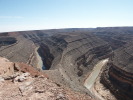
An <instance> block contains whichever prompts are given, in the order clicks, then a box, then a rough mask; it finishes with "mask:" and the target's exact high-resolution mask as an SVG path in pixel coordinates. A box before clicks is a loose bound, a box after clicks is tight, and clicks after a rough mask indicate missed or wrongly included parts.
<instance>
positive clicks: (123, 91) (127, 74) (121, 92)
mask: <svg viewBox="0 0 133 100" xmlns="http://www.w3.org/2000/svg"><path fill="white" fill-rule="evenodd" d="M111 30H112V31H111ZM102 31H103V30H102ZM103 33H104V34H101V36H99V37H101V38H103V39H104V40H106V38H107V37H108V38H109V39H108V40H107V41H108V42H111V46H112V47H114V45H116V43H115V44H114V42H115V41H116V40H117V41H121V43H122V42H123V43H122V44H121V43H120V45H119V42H118V46H117V45H116V46H115V48H114V49H115V50H114V55H113V56H112V58H111V59H110V63H109V64H108V66H107V67H106V69H105V70H104V72H103V74H102V77H101V82H102V83H103V84H104V85H105V86H106V87H107V88H109V89H110V90H111V92H112V93H113V94H114V95H115V96H116V98H117V99H118V100H132V99H133V95H132V94H133V67H132V66H133V59H132V58H133V46H132V42H133V34H132V33H133V28H127V29H126V28H124V29H123V28H118V29H108V33H106V32H103ZM105 34H106V35H105ZM110 36H111V37H110ZM112 38H113V39H114V40H113V39H112ZM111 39H112V40H111ZM110 40H111V41H110Z"/></svg>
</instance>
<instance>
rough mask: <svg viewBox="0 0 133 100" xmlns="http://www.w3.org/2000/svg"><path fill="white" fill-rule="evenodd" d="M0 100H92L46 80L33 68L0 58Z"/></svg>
mask: <svg viewBox="0 0 133 100" xmlns="http://www.w3.org/2000/svg"><path fill="white" fill-rule="evenodd" d="M0 100H93V99H91V97H89V96H87V95H86V94H81V93H78V92H74V91H72V90H71V89H69V88H65V87H63V86H60V85H59V84H56V83H55V82H53V81H51V80H49V79H48V77H47V76H46V75H45V74H44V73H41V72H39V71H37V70H35V69H34V68H33V67H31V66H28V65H26V64H23V63H13V62H10V61H9V60H7V59H5V58H0Z"/></svg>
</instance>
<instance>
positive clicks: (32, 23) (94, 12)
mask: <svg viewBox="0 0 133 100" xmlns="http://www.w3.org/2000/svg"><path fill="white" fill-rule="evenodd" d="M108 26H133V0H0V32H4V31H21V30H36V29H53V28H89V27H108Z"/></svg>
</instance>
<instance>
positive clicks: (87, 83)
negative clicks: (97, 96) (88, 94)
mask: <svg viewBox="0 0 133 100" xmlns="http://www.w3.org/2000/svg"><path fill="white" fill-rule="evenodd" d="M108 60H109V59H108V58H107V59H104V60H101V61H99V62H98V63H97V64H96V65H95V66H94V69H93V71H92V73H91V74H90V75H89V76H88V78H87V79H86V80H85V82H84V86H85V87H86V88H87V89H88V90H90V89H91V87H92V86H93V84H94V83H95V80H96V78H97V77H98V75H99V73H100V71H101V69H102V67H103V66H104V65H105V64H107V62H108Z"/></svg>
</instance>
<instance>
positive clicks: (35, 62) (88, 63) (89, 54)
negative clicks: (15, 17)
mask: <svg viewBox="0 0 133 100" xmlns="http://www.w3.org/2000/svg"><path fill="white" fill-rule="evenodd" d="M132 43H133V27H98V28H71V29H51V30H34V31H18V32H5V33H0V57H2V58H5V59H8V60H10V62H12V64H13V62H14V63H21V64H19V65H18V66H19V69H20V68H23V67H24V68H23V70H24V69H25V68H27V67H28V66H30V69H28V72H29V71H30V70H34V71H33V72H29V73H30V74H34V73H39V75H37V76H41V75H44V76H45V77H47V78H48V79H47V80H48V81H50V82H54V84H57V87H59V86H62V87H67V88H69V89H70V90H69V91H71V93H72V94H75V95H73V98H74V96H75V99H70V98H68V99H63V98H66V97H63V98H62V99H57V98H56V99H55V98H54V99H51V98H50V99H49V100H92V99H95V100H99V99H101V98H102V99H103V100H113V99H114V100H133V95H132V94H133V45H132ZM105 59H106V61H107V60H108V61H107V62H106V61H105V63H102V64H100V65H99V67H101V68H100V69H99V71H98V72H97V75H96V74H93V71H94V70H96V69H95V67H97V66H98V65H97V64H98V63H99V62H101V61H103V60H105ZM1 62H2V61H1ZM1 62H0V63H1ZM1 64H2V63H1ZM22 65H23V67H20V66H22ZM1 66H4V65H1ZM11 66H15V65H11ZM16 66H17V65H16ZM99 67H98V68H99ZM1 68H2V67H1ZM13 68H15V69H14V70H16V68H18V67H13ZM28 68H29V67H28ZM2 70H4V69H3V68H2ZM5 70H6V67H5ZM8 72H10V71H8ZM22 72H27V71H22ZM40 73H41V74H40ZM13 74H14V71H13V69H12V73H8V75H10V76H11V75H13ZM21 74H22V73H21ZM91 75H93V76H94V75H96V76H95V79H94V78H93V79H94V80H93V79H92V80H93V82H92V80H90V79H89V77H90V76H91ZM0 77H2V78H3V77H5V76H3V74H2V73H0ZM87 78H88V80H87ZM28 80H32V81H33V80H39V81H40V83H41V82H42V83H44V81H43V80H45V82H46V84H47V83H48V82H47V81H46V79H42V80H41V79H40V78H39V77H37V78H32V79H31V78H29V76H28V79H27V81H28ZM86 80H87V81H88V82H86V85H88V84H87V83H89V81H91V82H92V83H91V84H92V85H91V86H90V87H89V89H88V88H86V85H85V86H84V83H85V81H86ZM6 81H7V80H6ZM6 81H4V82H6ZM8 81H9V80H8ZM35 82H36V81H35ZM9 83H10V85H11V86H14V83H11V82H10V81H9ZM1 84H3V83H1ZM5 84H7V83H5ZM51 84H52V86H53V83H51ZM47 85H48V84H47ZM39 86H40V84H39ZM40 87H43V86H40ZM57 87H56V88H57ZM53 88H54V87H53ZM90 88H91V90H93V91H90ZM58 89H59V88H58ZM58 89H57V90H58ZM64 90H65V93H66V94H67V93H68V92H66V91H67V90H66V89H64ZM5 91H6V90H5ZM59 91H60V89H59ZM104 91H109V94H108V95H105V94H106V93H105V92H104ZM28 93H29V92H28ZM33 94H34V93H33ZM33 94H32V96H33ZM44 94H45V93H44ZM29 95H30V96H31V94H29ZM36 95H37V96H39V94H36ZM42 95H43V94H40V96H42ZM63 95H64V94H63ZM77 95H81V98H79V99H77V98H76V96H77ZM83 95H84V96H83ZM32 96H31V98H33V97H32ZM83 97H84V98H83ZM112 97H113V99H112ZM18 98H20V97H18ZM25 98H28V96H27V95H26V96H25Z"/></svg>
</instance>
